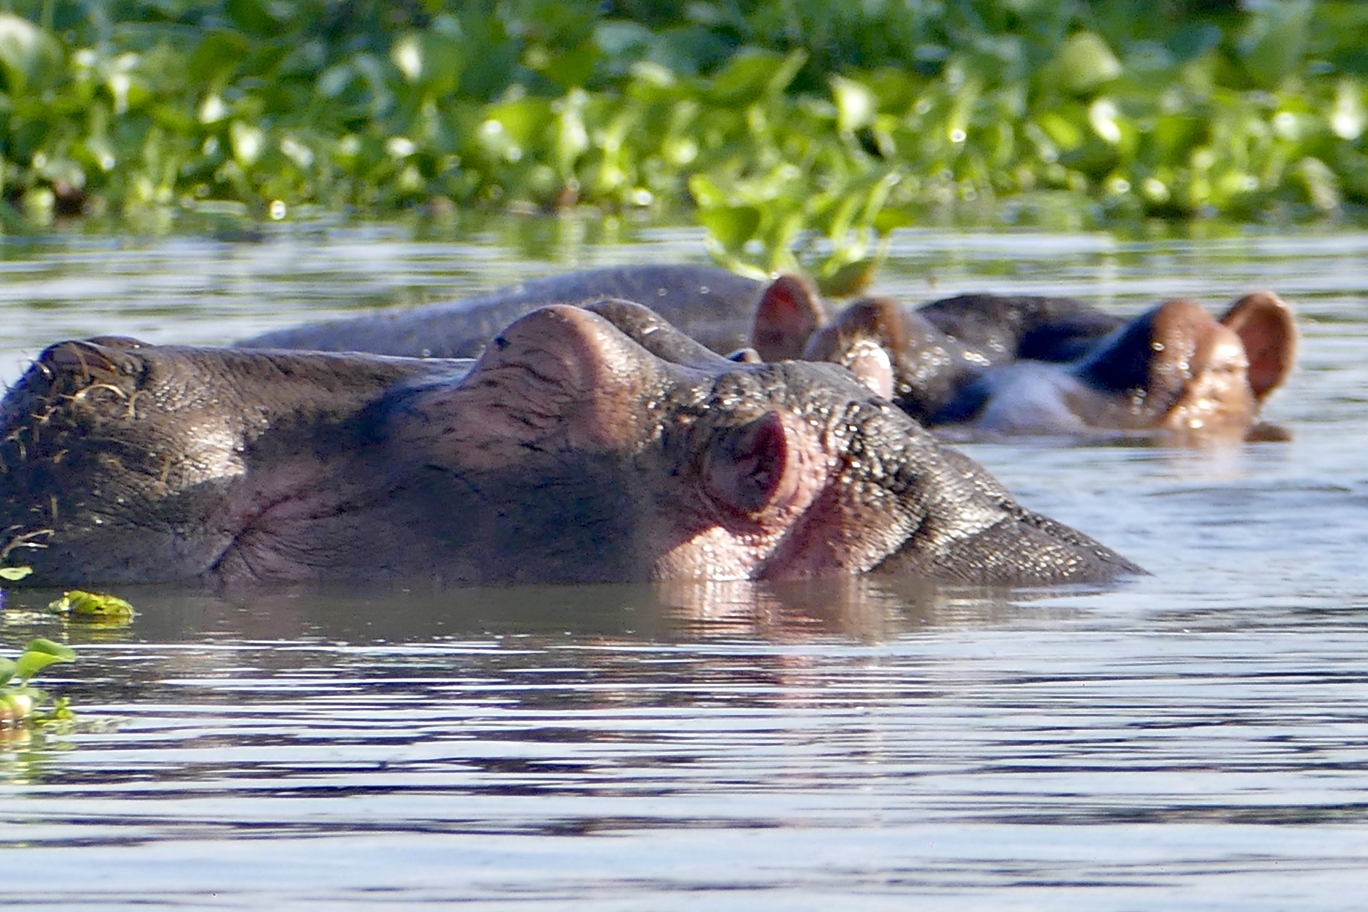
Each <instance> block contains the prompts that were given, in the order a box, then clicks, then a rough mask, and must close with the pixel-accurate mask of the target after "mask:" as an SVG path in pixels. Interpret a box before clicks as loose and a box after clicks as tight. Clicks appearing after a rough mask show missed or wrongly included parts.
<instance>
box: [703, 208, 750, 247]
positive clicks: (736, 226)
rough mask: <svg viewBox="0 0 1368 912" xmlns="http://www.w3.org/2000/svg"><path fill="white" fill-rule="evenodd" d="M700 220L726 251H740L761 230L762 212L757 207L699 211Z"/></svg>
mask: <svg viewBox="0 0 1368 912" xmlns="http://www.w3.org/2000/svg"><path fill="white" fill-rule="evenodd" d="M698 220H699V221H700V222H702V224H703V227H704V228H706V229H707V230H708V233H709V234H710V235H712V237H713V239H714V240H715V241H717V243H719V244H721V245H722V247H723V248H724V249H726V250H732V251H735V250H740V249H741V248H742V247H743V246H745V244H746V242H747V241H749V240H751V239H752V238H754V237H755V235H756V233H757V232H758V231H759V230H760V210H759V209H758V208H756V207H755V206H722V207H718V208H715V209H702V210H699V213H698Z"/></svg>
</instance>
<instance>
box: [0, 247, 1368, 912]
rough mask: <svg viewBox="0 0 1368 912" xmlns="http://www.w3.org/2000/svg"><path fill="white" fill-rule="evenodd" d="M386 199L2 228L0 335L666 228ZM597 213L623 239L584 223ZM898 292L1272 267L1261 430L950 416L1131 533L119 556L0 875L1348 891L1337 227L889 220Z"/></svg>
mask: <svg viewBox="0 0 1368 912" xmlns="http://www.w3.org/2000/svg"><path fill="white" fill-rule="evenodd" d="M584 232H585V229H584V228H583V226H578V225H576V224H575V223H565V222H549V223H541V224H531V225H530V226H529V227H526V228H525V229H524V230H523V231H522V232H521V233H519V232H518V231H514V230H511V229H510V230H507V231H503V232H499V231H493V232H491V233H490V234H488V235H476V236H474V237H467V238H465V239H463V240H462V241H461V242H455V241H451V240H448V239H444V238H441V237H438V238H436V239H432V238H431V237H430V236H426V237H425V239H423V240H414V239H413V235H412V234H411V233H409V232H408V231H407V230H405V229H401V228H396V227H380V228H376V227H355V226H347V225H344V224H338V225H323V226H318V225H315V226H310V227H309V228H307V229H304V228H295V229H291V228H283V229H281V230H280V231H279V232H268V233H266V234H265V235H264V237H263V238H262V239H260V240H259V241H256V242H239V243H232V242H218V241H214V240H208V239H205V238H202V237H191V238H177V239H173V240H138V239H115V238H110V237H107V236H105V237H89V236H86V237H80V236H77V237H57V238H45V239H42V240H41V241H38V242H21V241H11V242H9V243H7V244H5V245H3V246H0V257H2V258H3V259H0V273H3V275H0V279H2V280H0V377H3V378H4V379H5V380H12V379H13V378H15V377H16V376H17V375H18V373H19V372H20V370H22V367H23V365H24V363H25V359H27V358H30V357H32V356H33V355H35V354H36V353H37V352H38V351H39V350H40V349H41V348H42V346H43V345H44V344H46V343H48V342H51V341H54V340H56V339H58V338H63V337H68V336H84V335H94V334H110V333H118V334H127V335H136V336H140V337H142V338H145V339H148V340H149V341H177V342H203V343H219V342H225V341H229V340H231V339H234V338H240V337H243V336H247V335H251V334H253V333H257V332H260V331H264V330H266V329H269V328H275V327H279V326H285V325H289V324H292V323H296V322H301V321H303V320H305V319H310V318H314V317H322V316H328V315H334V314H337V313H342V312H354V311H356V310H358V309H361V308H365V307H372V306H380V305H385V304H389V305H401V306H402V305H409V304H414V303H420V302H422V301H426V300H440V299H443V298H446V297H454V296H459V295H463V294H471V293H475V292H477V291H483V290H486V289H488V288H490V287H492V286H495V285H499V284H505V283H508V282H511V281H515V280H517V279H519V278H524V277H527V276H531V275H534V274H535V275H540V274H545V273H548V272H554V271H556V270H562V269H569V268H575V267H582V266H587V265H598V264H604V263H616V262H654V261H661V260H685V259H688V260H695V261H703V260H704V259H705V258H704V256H703V254H702V245H701V239H700V237H699V236H698V235H697V234H696V233H694V232H692V231H659V230H646V229H635V228H631V227H630V226H628V227H625V228H621V229H620V231H619V232H618V234H617V235H614V236H612V237H600V236H599V235H598V234H593V235H592V236H589V237H587V238H586V237H585V235H584ZM605 239H608V240H626V241H630V242H631V243H629V244H623V245H608V244H599V243H591V242H594V241H599V240H605ZM882 281H883V287H884V289H885V290H888V291H890V292H893V293H895V294H898V295H899V296H902V297H905V298H910V299H924V298H929V297H930V296H932V295H934V294H940V293H947V294H948V293H951V292H955V291H961V290H970V289H992V290H1000V291H1018V292H1051V293H1067V294H1076V295H1080V296H1084V297H1087V298H1089V299H1093V300H1096V301H1098V302H1099V303H1101V304H1102V305H1104V306H1106V307H1109V308H1114V309H1116V310H1117V311H1118V312H1134V311H1137V310H1139V309H1140V308H1141V307H1143V306H1146V305H1147V304H1149V303H1151V302H1153V301H1155V300H1157V299H1160V298H1163V297H1168V296H1173V295H1179V294H1181V295H1187V296H1193V297H1197V298H1199V299H1201V300H1203V301H1205V302H1207V303H1208V305H1209V306H1211V307H1213V308H1216V307H1219V306H1223V305H1224V303H1225V302H1226V301H1228V300H1229V299H1231V298H1233V297H1234V296H1235V295H1236V294H1237V293H1239V292H1243V291H1248V290H1251V289H1254V288H1258V287H1269V288H1273V289H1275V290H1277V291H1278V292H1280V293H1281V294H1282V295H1283V296H1284V297H1286V298H1288V299H1289V300H1292V301H1293V302H1295V304H1296V306H1297V307H1298V311H1299V314H1300V319H1301V327H1302V332H1303V343H1302V347H1301V351H1300V368H1299V371H1298V373H1297V375H1296V377H1295V379H1294V380H1293V382H1292V383H1291V384H1290V386H1289V387H1288V388H1287V389H1285V390H1284V391H1283V392H1281V393H1280V394H1278V396H1277V397H1276V398H1275V400H1274V401H1273V403H1272V404H1271V406H1270V408H1269V409H1268V412H1267V417H1268V418H1269V419H1271V420H1273V421H1275V422H1277V423H1279V424H1282V425H1284V426H1286V427H1287V428H1289V429H1290V430H1291V431H1292V434H1293V439H1292V440H1291V441H1290V442H1286V443H1260V444H1250V445H1245V446H1242V447H1238V448H1225V449H1211V450H1174V449H1165V448H1156V447H1139V446H1097V445H1093V446H1087V445H1078V444H1076V443H1047V442H1039V441H1017V442H1009V441H997V442H980V443H974V444H971V445H969V446H968V449H969V450H970V452H971V453H972V454H973V455H974V456H975V457H977V458H978V459H980V460H981V461H983V462H985V463H986V464H988V465H989V466H990V467H991V468H992V470H993V471H994V472H995V473H996V474H997V475H998V476H999V477H1000V478H1001V479H1003V480H1004V481H1005V482H1006V483H1007V484H1008V485H1009V487H1011V488H1012V489H1013V490H1014V491H1015V492H1016V493H1017V494H1018V496H1019V497H1020V498H1021V499H1022V500H1023V501H1024V502H1026V503H1027V504H1028V505H1030V506H1032V507H1035V508H1038V509H1040V510H1042V511H1043V512H1046V513H1049V514H1051V515H1053V516H1055V517H1057V518H1059V519H1062V520H1064V521H1066V522H1069V523H1071V524H1073V525H1076V526H1078V527H1080V528H1082V529H1083V530H1085V531H1087V532H1088V533H1090V534H1092V535H1094V536H1096V537H1097V538H1100V539H1102V540H1103V541H1105V542H1107V543H1108V544H1110V545H1112V546H1113V547H1115V548H1116V549H1117V550H1119V551H1121V552H1123V553H1125V554H1126V555H1127V556H1129V557H1131V558H1133V559H1135V560H1137V561H1139V562H1140V563H1142V564H1144V565H1145V566H1146V567H1148V568H1149V569H1150V570H1152V571H1153V573H1154V575H1153V576H1152V577H1149V578H1145V579H1141V580H1138V581H1134V582H1130V583H1126V584H1123V585H1121V586H1119V587H1117V588H1114V589H1110V590H1106V591H1101V592H1066V593H1060V592H1051V593H981V592H936V591H934V590H931V589H928V588H927V587H925V586H922V585H919V584H918V583H917V582H916V581H913V580H897V579H886V578H871V579H864V580H846V581H831V582H825V583H822V584H814V585H792V586H782V587H775V586H749V585H737V584H731V585H712V586H694V585H676V586H670V587H655V588H653V587H588V588H580V589H563V588H549V587H548V588H536V589H506V590H494V591H489V590H465V591H448V592H403V591H375V592H357V591H338V592H322V593H318V592H303V591H300V592H289V591H286V592H277V593H270V594H264V595H257V596H254V597H252V598H250V599H247V598H238V599H232V598H229V599H219V598H214V597H209V596H203V595H195V596H187V595H185V594H177V593H174V592H166V591H139V590H131V591H126V592H123V593H122V594H124V595H127V596H129V597H130V598H131V599H132V600H133V601H134V602H135V603H136V604H137V605H138V607H139V608H140V610H141V612H142V613H141V614H140V616H139V617H138V618H137V619H136V620H135V621H134V623H133V624H132V626H130V627H128V628H126V629H123V630H112V631H98V630H85V629H76V628H71V629H67V628H63V627H62V626H60V625H59V624H57V623H56V622H55V621H52V620H49V619H47V618H45V617H43V616H41V615H37V614H35V613H32V612H28V611H25V610H23V608H24V606H26V605H35V604H39V603H41V602H43V601H45V599H46V598H47V597H48V595H47V594H41V593H33V594H19V593H15V592H11V593H10V601H9V605H8V608H7V610H6V613H5V614H4V615H3V616H0V640H2V641H3V643H4V644H6V645H7V646H9V647H14V646H17V645H19V644H21V643H22V642H23V641H25V640H26V639H27V638H28V637H31V636H35V635H46V636H51V637H53V638H57V639H65V640H67V641H69V642H71V643H72V644H73V645H75V646H76V647H77V649H78V652H79V654H80V660H79V662H78V663H77V664H75V665H71V666H57V667H54V668H52V669H49V672H48V674H47V682H48V685H49V687H50V688H51V689H54V690H57V691H59V692H61V693H63V694H65V695H67V696H69V697H71V699H72V701H73V703H74V705H75V706H76V707H77V708H78V710H79V711H80V716H79V721H78V723H77V724H76V725H75V726H74V727H73V728H71V729H70V730H67V731H60V732H55V733H48V734H43V735H35V736H33V737H32V738H30V739H28V740H25V739H24V738H23V737H20V736H16V737H14V738H12V739H11V740H10V741H9V742H8V743H3V742H0V875H2V876H3V880H0V883H3V884H4V887H3V890H4V893H3V898H4V901H5V902H6V904H10V905H14V906H15V907H16V908H23V907H29V908H31V907H35V906H38V907H41V906H43V905H45V904H51V905H62V906H69V907H78V906H86V907H91V908H95V907H99V908H116V907H120V906H124V907H132V906H135V905H137V906H146V905H149V904H152V905H156V904H166V905H170V906H175V907H185V906H202V907H215V908H289V907H295V908H336V907H343V906H356V907H361V906H364V907H368V908H370V907H378V906H388V905H399V904H414V903H420V902H433V903H439V902H452V903H454V902H462V901H475V902H485V903H487V904H489V905H491V906H493V905H498V906H499V907H500V908H518V907H519V906H521V905H529V906H531V905H538V904H540V905H554V906H555V907H557V908H582V909H595V910H598V909H660V908H734V909H757V908H763V909H799V908H811V909H818V908H821V909H828V908H841V907H862V908H889V909H906V908H931V909H937V908H943V909H963V908H993V909H1049V910H1054V909H1087V910H1093V909H1140V908H1146V909H1148V908H1163V909H1225V908H1229V909H1353V908H1361V907H1362V904H1363V902H1364V892H1363V890H1362V889H1359V888H1361V887H1368V521H1366V520H1365V507H1366V506H1368V471H1366V470H1365V462H1364V460H1363V458H1362V456H1361V451H1362V448H1363V446H1364V444H1365V442H1368V343H1365V334H1366V333H1368V315H1366V314H1365V310H1364V307H1363V303H1362V301H1363V299H1364V297H1365V292H1366V291H1368V234H1357V233H1324V232H1306V233H1300V234H1296V235H1270V234H1257V233H1255V234H1246V235H1242V236H1235V237H1229V238H1223V239H1214V240H1205V241H1173V240H1160V241H1142V242H1136V241H1123V240H1119V239H1117V238H1113V237H1111V236H1108V235H1102V234H1075V235H1057V234H1055V235H1052V234H1029V233H1010V234H1008V233H968V234H966V233H951V232H940V231H929V230H928V231H923V232H907V233H905V234H901V235H899V241H898V243H897V244H896V246H895V249H894V256H893V260H892V262H891V263H890V265H889V267H888V268H887V269H886V270H885V272H884V274H883V276H882Z"/></svg>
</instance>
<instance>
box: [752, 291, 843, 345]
mask: <svg viewBox="0 0 1368 912" xmlns="http://www.w3.org/2000/svg"><path fill="white" fill-rule="evenodd" d="M825 322H826V312H825V311H824V310H823V308H822V301H821V299H820V298H819V297H818V296H817V291H816V289H814V288H813V287H812V286H811V285H810V284H808V283H807V282H806V281H804V280H803V279H800V278H798V277H797V276H792V275H782V276H780V277H779V278H777V279H775V280H774V281H773V282H772V283H771V284H770V286H769V287H768V288H766V289H765V293H764V294H763V295H762V296H761V297H760V303H759V304H757V305H756V306H755V321H754V323H753V324H752V325H751V346H752V347H753V348H754V349H755V350H756V351H757V352H759V353H760V357H761V358H762V359H764V360H765V361H791V360H793V359H795V358H798V357H801V356H802V353H803V346H804V345H806V344H807V341H808V337H809V336H811V335H812V334H813V333H814V332H816V331H817V330H818V329H820V328H821V326H822V324H824V323H825Z"/></svg>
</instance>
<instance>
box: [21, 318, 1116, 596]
mask: <svg viewBox="0 0 1368 912" xmlns="http://www.w3.org/2000/svg"><path fill="white" fill-rule="evenodd" d="M0 435H3V443H0V529H3V531H4V536H3V538H0V562H4V563H20V562H22V563H29V564H32V565H33V566H34V567H35V571H36V572H35V575H34V577H33V579H34V580H35V581H38V582H47V583H57V582H62V583H65V582H90V581H110V580H124V581H159V580H160V581H209V582H225V583H250V582H254V581H262V580H308V579H328V578H331V579H347V578H403V577H429V578H434V577H435V578H438V579H440V580H444V581H449V582H468V583H492V582H520V581H587V580H631V579H648V578H649V579H672V578H710V579H764V578H795V577H796V578H803V577H818V576H832V575H839V574H848V573H856V572H862V571H867V570H873V569H876V568H878V569H887V570H891V571H897V572H903V573H909V574H915V575H917V576H921V577H927V578H935V579H945V580H953V581H964V582H973V583H994V584H1028V585H1030V584H1044V583H1056V582H1070V581H1079V582H1085V581H1098V580H1105V579H1110V578H1112V577H1114V576H1116V575H1118V574H1123V573H1130V572H1137V570H1138V568H1136V567H1135V566H1134V565H1132V564H1130V563H1129V562H1127V561H1126V560H1124V559H1123V558H1121V557H1119V556H1118V555H1116V554H1115V553H1113V552H1111V551H1110V550H1108V549H1106V548H1105V547H1103V546H1101V545H1099V544H1098V543H1096V542H1094V541H1092V540H1091V539H1088V538H1087V537H1086V536H1083V535H1081V534H1080V533H1077V532H1075V531H1073V530H1071V529H1068V528H1067V527H1064V526H1062V525H1060V524H1058V523H1054V522H1052V521H1051V520H1048V519H1046V518H1044V517H1042V516H1039V515H1037V514H1035V513H1032V512H1031V511H1029V510H1026V509H1025V508H1023V507H1021V506H1020V505H1018V504H1017V503H1016V502H1015V501H1014V500H1013V499H1012V498H1011V497H1010V496H1009V495H1008V494H1007V493H1006V492H1005V491H1004V490H1003V489H1002V488H1001V487H1000V486H999V485H998V484H997V483H996V482H994V481H993V479H992V478H991V477H989V476H988V475H987V474H986V473H985V472H984V471H983V470H982V469H981V468H979V467H978V466H977V465H975V464H974V463H972V462H971V461H969V460H968V459H967V458H966V457H963V456H961V455H960V454H958V453H956V452H955V451H953V450H950V449H948V448H946V447H944V446H943V445H941V444H939V443H938V442H937V441H936V440H934V439H933V438H932V437H931V436H930V435H929V434H927V433H926V432H925V431H923V430H922V429H921V428H920V427H919V426H918V425H917V424H916V423H915V422H913V421H912V420H911V419H909V418H908V417H907V416H906V415H904V414H903V413H902V412H900V411H899V410H898V409H896V408H894V407H892V406H891V405H890V404H889V403H888V402H887V401H885V400H884V399H882V398H880V397H877V396H875V395H873V394H871V393H870V391H869V390H868V389H867V388H866V387H865V386H863V385H862V384H860V383H859V382H858V381H857V380H855V379H854V378H853V377H852V376H851V375H850V374H849V373H848V372H847V371H845V370H844V369H843V368H840V367H838V366H836V365H831V364H809V363H802V362H783V363H778V364H766V363H737V362H734V361H729V360H727V359H724V358H721V357H719V356H717V355H714V354H712V353H710V352H708V351H707V350H705V349H703V348H702V347H701V346H699V345H698V344H696V343H694V342H692V341H691V340H690V339H688V338H687V337H685V336H683V335H681V334H680V333H678V332H676V331H675V330H673V329H672V328H671V327H670V326H669V325H668V324H666V323H664V322H663V321H662V320H661V319H660V318H659V317H657V316H655V315H654V314H653V313H651V312H650V311H648V310H646V309H645V308H642V307H640V306H638V305H635V304H631V303H628V302H624V301H607V302H602V303H599V304H596V305H594V307H593V308H591V309H589V310H585V309H579V308H575V307H570V306H554V307H549V308H545V309H542V310H539V311H536V312H534V313H532V314H530V315H528V316H526V317H524V318H522V319H521V320H519V321H517V322H516V323H514V324H512V325H511V326H509V327H508V328H507V329H506V330H504V332H503V333H502V334H501V335H499V336H498V338H496V339H495V340H494V341H493V342H492V343H491V344H490V345H489V346H488V348H487V349H486V351H485V353H484V355H483V356H482V357H481V358H480V360H479V361H478V362H477V363H475V364H474V365H473V366H471V365H470V363H469V362H458V361H441V360H429V361H423V360H412V359H402V358H382V357H376V356H368V355H354V354H352V355H335V354H318V353H307V352H283V351H258V350H250V349H230V350H225V349H197V348H179V347H159V346H146V345H141V344H139V343H136V342H133V341H131V340H123V339H96V340H92V341H89V342H64V343H59V344H57V345H54V346H52V347H50V348H49V349H47V351H45V352H44V353H43V354H42V355H41V356H40V357H39V359H38V361H37V362H36V363H35V364H34V366H33V367H32V368H31V369H30V370H29V371H28V372H27V374H26V375H25V376H24V378H23V379H22V380H21V381H20V382H19V383H18V384H17V385H16V386H15V387H14V388H13V389H12V390H10V391H9V393H8V395H7V396H6V397H5V400H4V402H3V404H2V405H0Z"/></svg>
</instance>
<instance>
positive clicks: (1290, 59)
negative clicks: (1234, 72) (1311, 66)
mask: <svg viewBox="0 0 1368 912" xmlns="http://www.w3.org/2000/svg"><path fill="white" fill-rule="evenodd" d="M1312 12H1314V6H1313V4H1312V3H1311V2H1310V0H1279V2H1277V3H1263V4H1260V5H1259V6H1258V8H1257V9H1256V11H1255V12H1254V14H1253V15H1252V16H1250V18H1249V19H1248V21H1247V22H1246V23H1245V28H1244V30H1243V32H1242V33H1241V35H1240V39H1239V41H1238V42H1237V43H1236V47H1237V48H1238V50H1239V52H1240V55H1241V58H1242V63H1243V64H1244V69H1245V72H1246V73H1247V74H1248V75H1249V77H1250V78H1251V79H1252V80H1254V82H1255V83H1257V84H1258V85H1261V86H1264V87H1267V88H1272V87H1274V86H1276V85H1278V84H1279V83H1281V82H1282V81H1283V79H1284V78H1286V77H1287V75H1288V74H1289V73H1292V72H1294V71H1296V70H1297V69H1298V67H1299V65H1300V64H1301V61H1302V57H1303V56H1305V54H1306V39H1307V28H1308V26H1309V25H1310V23H1311V14H1312Z"/></svg>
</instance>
